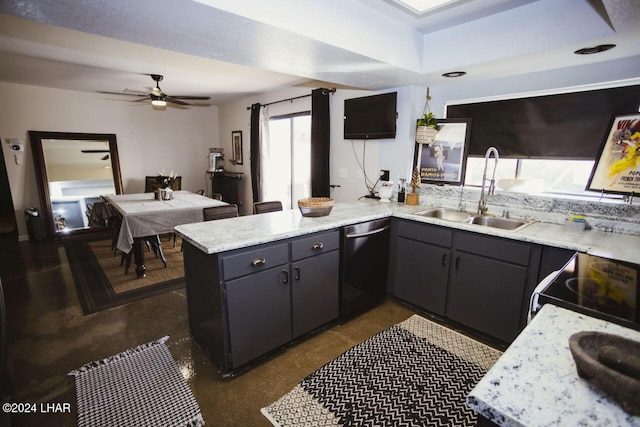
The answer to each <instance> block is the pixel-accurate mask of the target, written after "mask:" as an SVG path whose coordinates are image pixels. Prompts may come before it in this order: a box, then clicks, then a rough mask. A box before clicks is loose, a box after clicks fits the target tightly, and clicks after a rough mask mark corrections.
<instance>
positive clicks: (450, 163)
mask: <svg viewBox="0 0 640 427" xmlns="http://www.w3.org/2000/svg"><path fill="white" fill-rule="evenodd" d="M470 133H471V119H438V134H437V135H436V138H435V141H433V142H432V143H430V144H418V143H416V148H415V153H414V165H416V166H417V167H418V169H419V170H420V181H421V182H424V183H430V184H461V183H462V182H463V181H464V173H465V167H466V164H467V149H468V147H469V136H470Z"/></svg>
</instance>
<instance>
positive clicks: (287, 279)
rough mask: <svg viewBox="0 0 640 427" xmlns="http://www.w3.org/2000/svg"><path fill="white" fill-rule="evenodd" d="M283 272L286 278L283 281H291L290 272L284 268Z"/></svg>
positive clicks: (285, 282)
mask: <svg viewBox="0 0 640 427" xmlns="http://www.w3.org/2000/svg"><path fill="white" fill-rule="evenodd" d="M282 272H283V273H284V280H283V281H282V283H284V284H285V285H286V284H287V283H289V272H288V271H287V270H282Z"/></svg>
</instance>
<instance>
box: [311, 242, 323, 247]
mask: <svg viewBox="0 0 640 427" xmlns="http://www.w3.org/2000/svg"><path fill="white" fill-rule="evenodd" d="M322 248H324V243H322V242H318V243H314V244H313V246H312V247H311V249H322Z"/></svg>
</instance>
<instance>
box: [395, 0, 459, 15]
mask: <svg viewBox="0 0 640 427" xmlns="http://www.w3.org/2000/svg"><path fill="white" fill-rule="evenodd" d="M391 1H392V2H394V3H397V4H398V5H400V6H402V7H404V8H405V9H409V10H410V11H412V12H413V13H417V14H419V15H421V14H423V13H427V12H429V11H432V10H434V9H437V8H439V7H441V6H444V5H447V4H450V3H455V2H457V1H459V0H391Z"/></svg>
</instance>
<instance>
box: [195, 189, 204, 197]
mask: <svg viewBox="0 0 640 427" xmlns="http://www.w3.org/2000/svg"><path fill="white" fill-rule="evenodd" d="M196 194H197V195H198V196H204V190H198V191H196Z"/></svg>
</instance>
